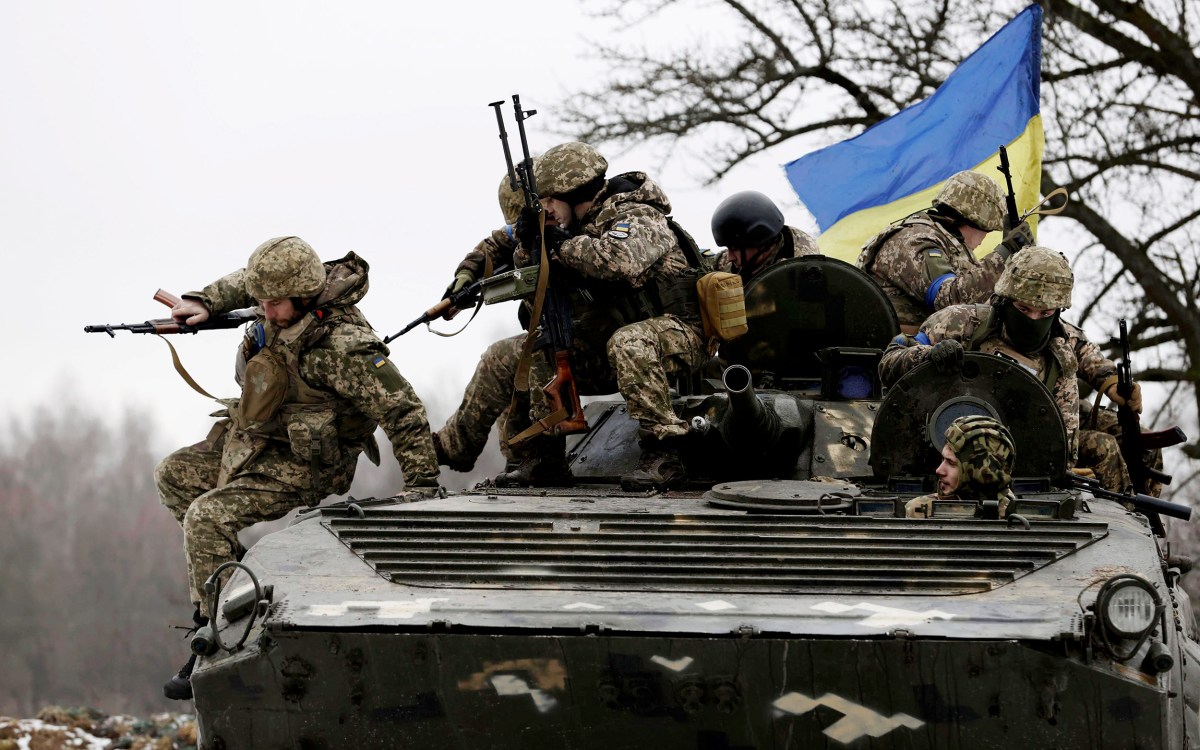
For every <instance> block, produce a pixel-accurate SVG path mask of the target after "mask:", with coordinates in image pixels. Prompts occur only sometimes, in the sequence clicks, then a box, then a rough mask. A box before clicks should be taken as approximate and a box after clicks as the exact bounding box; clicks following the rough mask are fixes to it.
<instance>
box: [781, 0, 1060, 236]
mask: <svg viewBox="0 0 1200 750" xmlns="http://www.w3.org/2000/svg"><path fill="white" fill-rule="evenodd" d="M1041 23H1042V9H1041V7H1040V6H1038V5H1031V6H1029V7H1028V8H1026V9H1025V10H1023V11H1021V13H1020V14H1018V15H1017V17H1016V18H1014V19H1013V20H1012V21H1010V22H1008V23H1007V24H1006V25H1005V26H1004V28H1002V29H1000V30H999V31H997V32H996V33H995V34H993V35H992V37H991V38H990V39H988V40H987V41H986V42H984V43H983V45H982V46H981V47H980V48H979V49H977V50H975V51H974V52H973V53H971V55H970V57H968V58H967V59H966V60H964V61H963V62H962V63H961V64H960V65H959V66H958V67H957V68H956V69H955V70H954V72H952V73H951V74H950V75H949V76H948V77H947V78H946V80H945V82H943V83H942V85H941V86H940V87H938V90H937V91H935V92H934V93H933V95H932V96H930V97H929V98H928V99H925V100H924V101H921V102H919V103H917V104H914V105H913V106H911V107H908V108H907V109H904V110H901V111H900V112H898V113H896V114H895V115H892V116H891V117H889V118H888V119H886V120H884V121H882V122H880V123H878V124H876V125H874V126H872V127H871V128H869V129H867V130H866V131H864V132H863V133H861V134H859V135H857V136H855V137H854V138H851V139H849V140H846V141H842V142H841V143H836V144H834V145H832V146H828V147H826V148H823V149H821V150H820V151H816V152H813V153H811V154H808V155H806V156H803V157H801V158H799V159H796V160H795V161H792V162H790V163H788V164H787V165H786V166H785V167H784V171H785V172H786V174H787V178H788V181H789V182H790V183H791V184H792V189H793V190H795V191H796V195H798V196H799V197H800V200H801V201H803V202H804V205H805V206H806V207H807V208H808V210H809V211H810V212H811V213H812V215H813V217H814V218H816V220H817V225H818V226H819V227H820V228H821V229H822V230H825V229H828V228H829V227H831V226H833V225H834V224H835V223H837V221H838V220H839V219H841V218H843V217H845V216H848V215H849V214H852V213H854V212H855V211H859V210H862V209H864V208H870V207H872V206H880V205H884V204H887V203H891V202H892V201H894V200H897V199H899V198H903V197H905V196H908V195H912V194H913V193H916V192H919V191H921V190H924V189H926V188H928V187H930V186H932V185H936V184H937V183H939V182H941V181H943V180H945V179H946V178H948V177H949V176H950V175H952V174H954V173H956V172H961V171H962V170H965V169H971V168H972V167H974V166H975V165H977V164H979V163H980V162H981V161H983V160H984V159H986V158H987V157H988V155H989V154H993V153H995V152H996V148H997V147H998V146H1000V145H1004V144H1008V143H1010V142H1012V141H1013V140H1015V139H1016V138H1017V136H1019V135H1021V133H1022V132H1024V130H1025V128H1026V127H1027V126H1028V124H1029V120H1030V118H1032V117H1033V116H1034V115H1036V114H1037V113H1038V112H1039V111H1040V106H1039V87H1040V84H1041V74H1040V71H1041V64H1042V36H1041Z"/></svg>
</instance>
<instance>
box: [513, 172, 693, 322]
mask: <svg viewBox="0 0 1200 750" xmlns="http://www.w3.org/2000/svg"><path fill="white" fill-rule="evenodd" d="M670 210H671V203H670V201H669V200H668V199H667V196H666V195H665V194H664V193H663V191H662V190H661V189H660V188H659V187H658V185H656V184H655V183H654V182H653V181H652V180H651V179H650V178H649V177H647V176H646V175H645V174H644V173H642V172H627V173H625V174H622V175H618V176H616V177H613V178H612V179H610V180H609V181H608V182H607V183H606V184H605V187H604V189H603V190H601V191H600V194H599V195H597V196H596V199H595V201H594V202H593V204H592V207H591V208H590V209H588V211H587V213H586V214H584V215H583V217H582V218H581V219H580V221H579V225H578V227H577V228H576V230H575V233H574V236H572V237H571V238H570V239H568V240H566V241H565V242H563V244H562V247H561V248H559V251H558V255H557V260H558V263H556V264H555V265H556V266H557V268H558V269H559V270H557V271H556V272H558V273H559V274H560V276H559V278H560V279H561V278H562V274H564V273H565V274H567V275H571V276H573V277H574V280H576V281H577V282H578V286H580V287H583V288H586V289H588V290H589V293H590V294H591V296H592V298H593V299H594V300H595V302H594V304H593V305H589V307H593V308H594V309H595V310H603V309H605V308H608V307H615V306H617V305H618V304H620V302H621V300H623V299H628V298H629V297H630V296H631V295H633V294H634V293H635V292H637V291H639V290H642V289H644V288H648V287H650V286H652V285H654V284H655V283H656V282H666V283H670V282H672V281H673V280H680V279H685V278H687V277H688V275H689V274H691V273H693V272H694V269H693V268H691V266H690V264H689V263H688V258H687V255H686V253H685V252H684V250H683V248H682V246H681V245H680V244H679V238H678V237H676V236H675V232H673V231H672V230H671V227H670V225H669V224H668V223H667V215H668V213H669V212H670ZM515 256H516V257H515V260H516V263H517V265H518V266H522V265H528V264H529V263H530V262H531V260H530V258H531V255H530V253H529V251H528V249H526V248H525V247H518V248H517V250H516V253H515ZM553 278H554V272H552V273H551V279H552V280H553ZM692 288H693V289H694V285H692ZM575 307H576V310H575V315H576V316H578V315H579V314H580V312H581V311H580V310H579V309H578V307H579V304H578V299H576V305H575ZM693 307H694V308H695V309H694V310H689V311H688V312H687V313H684V314H679V315H678V317H680V318H681V319H682V320H683V321H684V322H685V323H686V324H688V325H689V326H690V327H692V328H693V329H694V330H695V331H696V334H697V335H698V336H700V337H701V338H703V329H702V327H701V325H700V314H699V307H698V305H693ZM673 314H674V313H673ZM626 322H631V321H628V320H626Z"/></svg>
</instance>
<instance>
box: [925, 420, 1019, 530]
mask: <svg viewBox="0 0 1200 750" xmlns="http://www.w3.org/2000/svg"><path fill="white" fill-rule="evenodd" d="M945 438H946V444H945V445H944V446H942V462H941V463H940V464H939V465H938V467H937V470H936V471H935V472H934V473H935V474H936V475H937V492H936V493H934V494H931V495H925V496H923V497H918V498H914V499H912V500H909V501H908V504H907V505H906V506H905V514H906V515H907V516H908V517H909V518H932V517H933V516H934V515H935V514H936V505H935V504H934V501H936V500H947V499H958V500H974V501H975V502H977V503H979V504H980V506H981V507H980V510H982V505H983V504H984V503H990V502H995V503H997V513H998V516H999V517H1000V518H1004V516H1005V515H1006V514H1007V512H1008V506H1009V504H1010V503H1011V502H1012V501H1013V500H1015V499H1016V498H1015V496H1014V495H1013V492H1012V474H1013V467H1014V466H1015V465H1016V461H1017V454H1016V446H1014V445H1013V439H1012V434H1011V433H1009V431H1008V428H1007V427H1005V426H1004V425H1002V424H1000V423H999V422H997V421H996V420H995V419H992V418H991V417H985V416H981V415H970V416H965V417H959V418H958V419H955V420H954V421H953V422H951V423H950V426H949V427H947V428H946V432H945ZM977 512H978V511H977Z"/></svg>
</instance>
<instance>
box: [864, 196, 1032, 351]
mask: <svg viewBox="0 0 1200 750" xmlns="http://www.w3.org/2000/svg"><path fill="white" fill-rule="evenodd" d="M1003 217H1004V194H1003V193H1002V192H1000V186H999V185H998V184H997V183H996V181H995V180H993V179H991V178H990V177H988V176H986V175H982V174H980V173H978V172H959V173H958V174H956V175H954V176H953V177H951V178H950V179H949V180H947V181H946V184H945V185H944V186H943V187H942V189H941V190H940V191H939V192H938V194H937V197H935V198H934V199H933V205H932V206H931V207H930V208H928V209H926V210H924V211H918V212H917V213H915V214H912V215H911V216H908V217H906V218H904V219H901V220H900V221H898V222H896V223H894V224H892V225H891V226H889V227H887V228H886V229H884V230H883V231H882V232H880V233H879V234H877V235H875V236H874V237H872V238H871V239H870V240H868V241H867V244H866V245H864V246H863V250H862V253H861V254H860V255H859V256H858V267H859V268H861V269H863V270H864V271H866V272H867V273H869V274H870V275H871V277H872V278H874V279H875V281H877V282H879V286H880V287H881V288H882V289H883V291H884V293H886V294H887V296H888V299H890V300H891V301H892V307H894V308H895V309H896V317H898V318H899V319H900V330H901V331H903V332H904V333H907V334H913V333H916V332H917V328H918V327H919V326H920V324H921V321H923V320H925V318H927V317H929V314H930V313H932V312H933V311H935V310H941V309H942V308H944V307H946V306H948V305H957V304H966V303H973V302H986V301H987V299H988V297H989V296H990V295H991V293H992V288H993V287H994V286H995V284H996V279H998V278H999V277H1000V272H1001V271H1003V270H1004V264H1005V262H1006V261H1007V260H1008V258H1009V257H1010V256H1011V255H1013V254H1014V253H1016V252H1018V251H1019V250H1020V249H1021V248H1022V247H1023V246H1025V245H1029V244H1032V243H1033V235H1032V233H1031V231H1030V229H1029V224H1027V223H1026V222H1021V223H1020V224H1019V225H1017V227H1016V228H1015V229H1013V230H1011V231H1009V232H1008V233H1007V234H1005V235H1004V239H1003V241H1002V242H1001V243H1000V245H999V246H998V247H997V248H996V249H995V250H993V251H992V252H990V253H988V255H987V256H985V257H984V258H983V260H982V261H980V260H977V259H976V258H975V255H974V250H975V248H977V247H979V245H980V243H982V242H983V240H984V237H986V236H987V234H988V232H996V231H999V230H1000V229H1001V228H1002V226H1003Z"/></svg>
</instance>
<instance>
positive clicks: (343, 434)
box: [154, 237, 438, 700]
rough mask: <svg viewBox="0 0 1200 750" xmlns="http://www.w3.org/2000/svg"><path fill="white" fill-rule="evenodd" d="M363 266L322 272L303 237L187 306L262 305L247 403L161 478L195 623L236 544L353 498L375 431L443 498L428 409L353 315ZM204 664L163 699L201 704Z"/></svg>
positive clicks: (262, 253)
mask: <svg viewBox="0 0 1200 750" xmlns="http://www.w3.org/2000/svg"><path fill="white" fill-rule="evenodd" d="M367 271H368V266H367V263H366V261H364V260H363V259H362V258H360V257H358V256H357V255H355V254H354V253H349V254H348V255H346V257H344V258H342V259H340V260H336V261H331V262H328V263H322V262H321V260H320V259H319V258H318V257H317V254H316V252H315V251H314V250H313V249H312V247H311V246H309V244H308V243H306V242H305V241H304V240H302V239H300V238H299V237H277V238H275V239H271V240H267V241H266V242H264V243H263V244H261V245H259V246H258V248H257V249H256V250H255V251H254V252H253V254H251V255H250V259H249V260H248V261H247V263H246V267H245V268H244V269H241V270H238V271H235V272H233V273H231V274H229V275H228V276H225V277H223V278H221V279H219V280H217V281H215V282H213V283H212V284H209V285H208V286H206V287H205V288H204V289H203V290H202V291H198V292H190V293H188V294H185V295H183V299H182V301H180V302H179V304H177V305H175V307H174V308H172V310H171V315H172V317H174V318H175V319H176V320H180V321H185V322H187V323H189V324H193V325H194V324H198V323H201V322H203V321H204V320H206V319H207V318H208V317H209V316H210V315H220V314H222V313H225V312H229V311H231V310H235V309H239V308H244V307H249V306H251V305H258V307H259V308H260V310H261V317H260V318H259V319H258V321H257V322H255V323H253V324H251V325H250V326H249V327H248V328H247V329H246V336H245V338H244V340H243V342H242V346H241V348H240V350H239V352H238V360H237V370H236V374H237V380H238V383H239V385H241V387H242V394H241V397H240V398H239V399H229V400H224V401H222V403H224V404H225V406H226V407H227V409H226V411H224V412H218V414H219V415H220V416H223V417H225V418H223V419H222V420H221V421H220V422H218V423H217V424H216V425H214V427H213V429H212V431H210V432H209V434H208V437H207V438H206V439H205V440H203V441H201V442H199V443H197V444H195V445H192V446H188V447H186V448H180V449H179V450H177V451H175V452H174V453H172V454H171V455H169V456H167V457H166V458H165V459H163V461H162V462H161V463H159V465H158V466H157V468H156V469H155V471H154V479H155V483H156V484H157V487H158V493H159V496H160V497H161V499H162V503H163V505H165V506H166V507H167V509H168V510H169V511H171V514H172V515H174V516H175V520H176V521H178V522H179V525H180V526H181V527H182V528H183V534H184V551H185V554H186V557H187V568H188V582H189V586H190V601H191V602H192V604H193V606H194V607H195V608H196V611H195V614H194V615H193V619H194V620H195V622H196V623H197V625H198V626H199V625H204V624H206V623H207V621H208V618H209V617H210V616H211V615H212V614H213V613H212V612H210V611H209V609H208V607H209V604H208V602H207V601H206V596H205V591H204V582H205V581H206V580H207V579H208V578H209V577H210V576H211V575H212V574H213V573H214V572H215V571H216V570H217V568H218V567H219V566H220V565H221V564H222V563H225V562H227V561H230V560H234V559H235V558H236V557H237V553H238V551H239V549H240V545H239V543H238V538H237V534H238V531H240V530H241V529H243V528H246V527H248V526H250V525H251V524H254V523H257V522H259V521H270V520H273V519H276V518H280V517H281V516H283V515H284V514H286V513H287V512H288V511H290V510H292V509H293V508H296V507H298V506H302V505H307V506H313V505H317V504H318V503H320V502H321V500H323V499H324V498H325V497H327V496H328V495H331V494H343V493H345V492H346V491H348V490H349V489H350V482H351V480H352V479H353V478H354V470H355V467H356V466H357V464H358V456H359V454H360V453H363V452H366V454H367V456H368V457H369V458H370V459H371V460H372V461H373V462H374V463H376V464H378V463H379V447H378V445H377V443H376V442H375V428H376V426H380V427H382V428H383V430H384V432H385V433H386V434H387V436H388V438H389V440H391V443H392V449H393V452H394V454H395V456H396V460H397V461H398V462H399V463H400V467H401V469H403V471H404V478H405V486H406V488H408V489H420V488H424V489H426V490H430V491H432V490H436V489H437V486H438V466H437V460H436V459H435V458H434V451H433V443H432V441H431V439H430V432H429V422H428V420H427V419H426V416H425V408H424V407H423V406H422V404H421V401H420V400H419V399H418V398H417V396H416V395H415V394H414V393H413V390H412V387H411V386H410V385H409V384H408V381H406V380H405V379H404V378H403V377H402V376H401V375H400V372H399V370H397V369H396V367H395V365H393V364H392V362H391V361H390V360H389V359H388V356H387V355H388V350H387V347H385V346H384V345H383V343H382V342H381V341H380V340H379V339H378V338H377V337H376V336H375V334H374V333H373V332H372V330H371V326H370V324H369V323H368V322H367V320H366V318H364V317H363V315H362V313H361V312H359V310H358V308H357V307H356V305H357V303H358V301H359V300H361V299H362V298H363V296H364V295H365V294H366V293H367ZM195 659H196V656H195V654H193V655H192V657H191V658H189V659H188V662H187V664H185V665H184V667H183V669H181V670H180V671H179V673H178V674H177V675H176V676H175V677H173V678H171V680H169V681H168V682H167V683H166V684H165V685H164V686H163V690H164V694H165V695H166V696H167V697H168V698H171V699H175V700H184V699H189V698H191V696H192V687H191V683H190V682H189V677H190V675H191V672H192V668H193V666H194V665H195Z"/></svg>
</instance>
